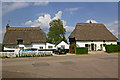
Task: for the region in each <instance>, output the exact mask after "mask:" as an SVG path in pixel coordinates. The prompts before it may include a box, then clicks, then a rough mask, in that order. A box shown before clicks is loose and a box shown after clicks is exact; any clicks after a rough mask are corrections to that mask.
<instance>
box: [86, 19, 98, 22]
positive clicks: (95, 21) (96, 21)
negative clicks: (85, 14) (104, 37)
mask: <svg viewBox="0 0 120 80" xmlns="http://www.w3.org/2000/svg"><path fill="white" fill-rule="evenodd" d="M90 21H91V22H92V23H98V22H97V21H95V20H87V21H86V23H89V22H90Z"/></svg>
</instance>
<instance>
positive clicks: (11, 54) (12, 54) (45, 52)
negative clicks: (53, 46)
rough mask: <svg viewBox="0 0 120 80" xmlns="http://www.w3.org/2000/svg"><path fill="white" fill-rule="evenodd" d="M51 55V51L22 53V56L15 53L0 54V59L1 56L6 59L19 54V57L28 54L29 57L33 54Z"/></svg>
mask: <svg viewBox="0 0 120 80" xmlns="http://www.w3.org/2000/svg"><path fill="white" fill-rule="evenodd" d="M51 53H53V52H52V51H23V52H22V54H20V53H15V52H0V57H1V56H7V57H13V56H16V54H19V55H24V54H30V55H33V54H36V55H38V54H40V55H41V54H51Z"/></svg>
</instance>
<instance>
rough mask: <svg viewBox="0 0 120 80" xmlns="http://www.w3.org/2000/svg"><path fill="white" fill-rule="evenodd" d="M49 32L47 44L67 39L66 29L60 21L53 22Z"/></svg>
mask: <svg viewBox="0 0 120 80" xmlns="http://www.w3.org/2000/svg"><path fill="white" fill-rule="evenodd" d="M49 25H50V28H49V32H48V34H47V42H50V43H56V42H57V41H59V40H62V39H64V40H66V39H65V32H66V30H65V28H64V27H63V22H62V21H61V20H60V19H58V20H52V21H51V22H50V23H49Z"/></svg>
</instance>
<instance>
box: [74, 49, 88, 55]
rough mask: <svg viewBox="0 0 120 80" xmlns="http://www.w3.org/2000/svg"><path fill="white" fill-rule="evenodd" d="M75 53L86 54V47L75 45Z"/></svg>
mask: <svg viewBox="0 0 120 80" xmlns="http://www.w3.org/2000/svg"><path fill="white" fill-rule="evenodd" d="M76 54H88V48H87V47H77V48H76Z"/></svg>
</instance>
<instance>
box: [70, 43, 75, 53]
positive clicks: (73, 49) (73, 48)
mask: <svg viewBox="0 0 120 80" xmlns="http://www.w3.org/2000/svg"><path fill="white" fill-rule="evenodd" d="M75 48H76V44H75V43H72V44H71V49H72V52H71V53H75Z"/></svg>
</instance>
